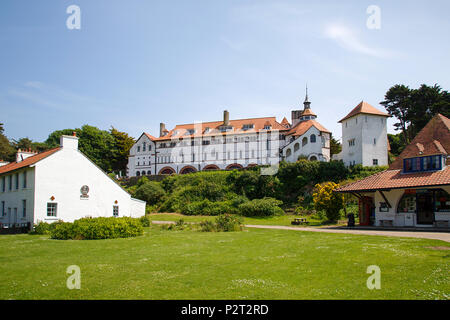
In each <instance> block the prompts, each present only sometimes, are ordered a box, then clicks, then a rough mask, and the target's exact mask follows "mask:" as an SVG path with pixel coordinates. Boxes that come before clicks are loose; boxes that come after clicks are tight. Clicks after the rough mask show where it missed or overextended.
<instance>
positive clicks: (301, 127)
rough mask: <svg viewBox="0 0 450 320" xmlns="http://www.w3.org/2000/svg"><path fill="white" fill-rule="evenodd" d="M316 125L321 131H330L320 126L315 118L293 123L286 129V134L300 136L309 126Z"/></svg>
mask: <svg viewBox="0 0 450 320" xmlns="http://www.w3.org/2000/svg"><path fill="white" fill-rule="evenodd" d="M313 126H314V127H316V128H317V129H318V130H319V131H321V132H327V133H331V132H330V131H328V129H326V128H325V127H324V126H322V125H321V124H320V123H318V122H317V121H316V120H306V121H301V122H299V123H297V124H296V125H295V127H293V128H292V129H291V130H289V131H288V133H287V135H294V136H301V135H302V134H304V133H305V132H306V131H308V130H309V128H311V127H313Z"/></svg>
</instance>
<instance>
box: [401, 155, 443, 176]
mask: <svg viewBox="0 0 450 320" xmlns="http://www.w3.org/2000/svg"><path fill="white" fill-rule="evenodd" d="M440 169H442V156H441V155H435V156H426V157H416V158H408V159H404V160H403V172H420V171H434V170H440Z"/></svg>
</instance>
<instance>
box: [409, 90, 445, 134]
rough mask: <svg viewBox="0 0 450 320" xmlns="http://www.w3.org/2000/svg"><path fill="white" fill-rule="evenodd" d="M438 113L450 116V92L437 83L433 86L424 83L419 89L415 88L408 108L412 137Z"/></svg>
mask: <svg viewBox="0 0 450 320" xmlns="http://www.w3.org/2000/svg"><path fill="white" fill-rule="evenodd" d="M438 113H441V114H443V115H444V116H446V117H449V116H450V94H449V93H448V92H447V91H442V89H441V87H440V86H438V85H437V84H435V85H434V86H432V87H429V86H427V85H425V84H422V85H421V86H420V88H419V89H415V90H413V91H412V92H411V98H410V106H409V110H408V119H409V121H410V123H411V126H410V128H409V129H410V130H409V133H410V137H415V136H416V135H417V133H419V131H420V130H422V128H423V127H425V125H426V124H427V123H428V122H429V121H430V120H431V118H433V117H434V116H435V115H436V114H438Z"/></svg>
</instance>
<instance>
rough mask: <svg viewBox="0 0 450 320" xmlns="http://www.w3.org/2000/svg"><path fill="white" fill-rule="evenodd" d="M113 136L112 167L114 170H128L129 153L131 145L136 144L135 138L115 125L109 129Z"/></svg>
mask: <svg viewBox="0 0 450 320" xmlns="http://www.w3.org/2000/svg"><path fill="white" fill-rule="evenodd" d="M109 133H110V134H111V136H112V138H113V148H112V149H111V168H112V170H113V171H122V170H126V167H127V163H128V155H129V153H130V149H131V147H132V146H133V145H134V143H135V140H134V138H132V137H130V136H129V135H128V133H126V132H121V131H119V130H117V129H116V128H114V127H111V129H110V130H109Z"/></svg>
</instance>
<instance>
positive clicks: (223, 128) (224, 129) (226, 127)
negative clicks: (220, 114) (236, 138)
mask: <svg viewBox="0 0 450 320" xmlns="http://www.w3.org/2000/svg"><path fill="white" fill-rule="evenodd" d="M231 129H233V127H232V126H220V128H219V130H220V131H221V132H227V131H231Z"/></svg>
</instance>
